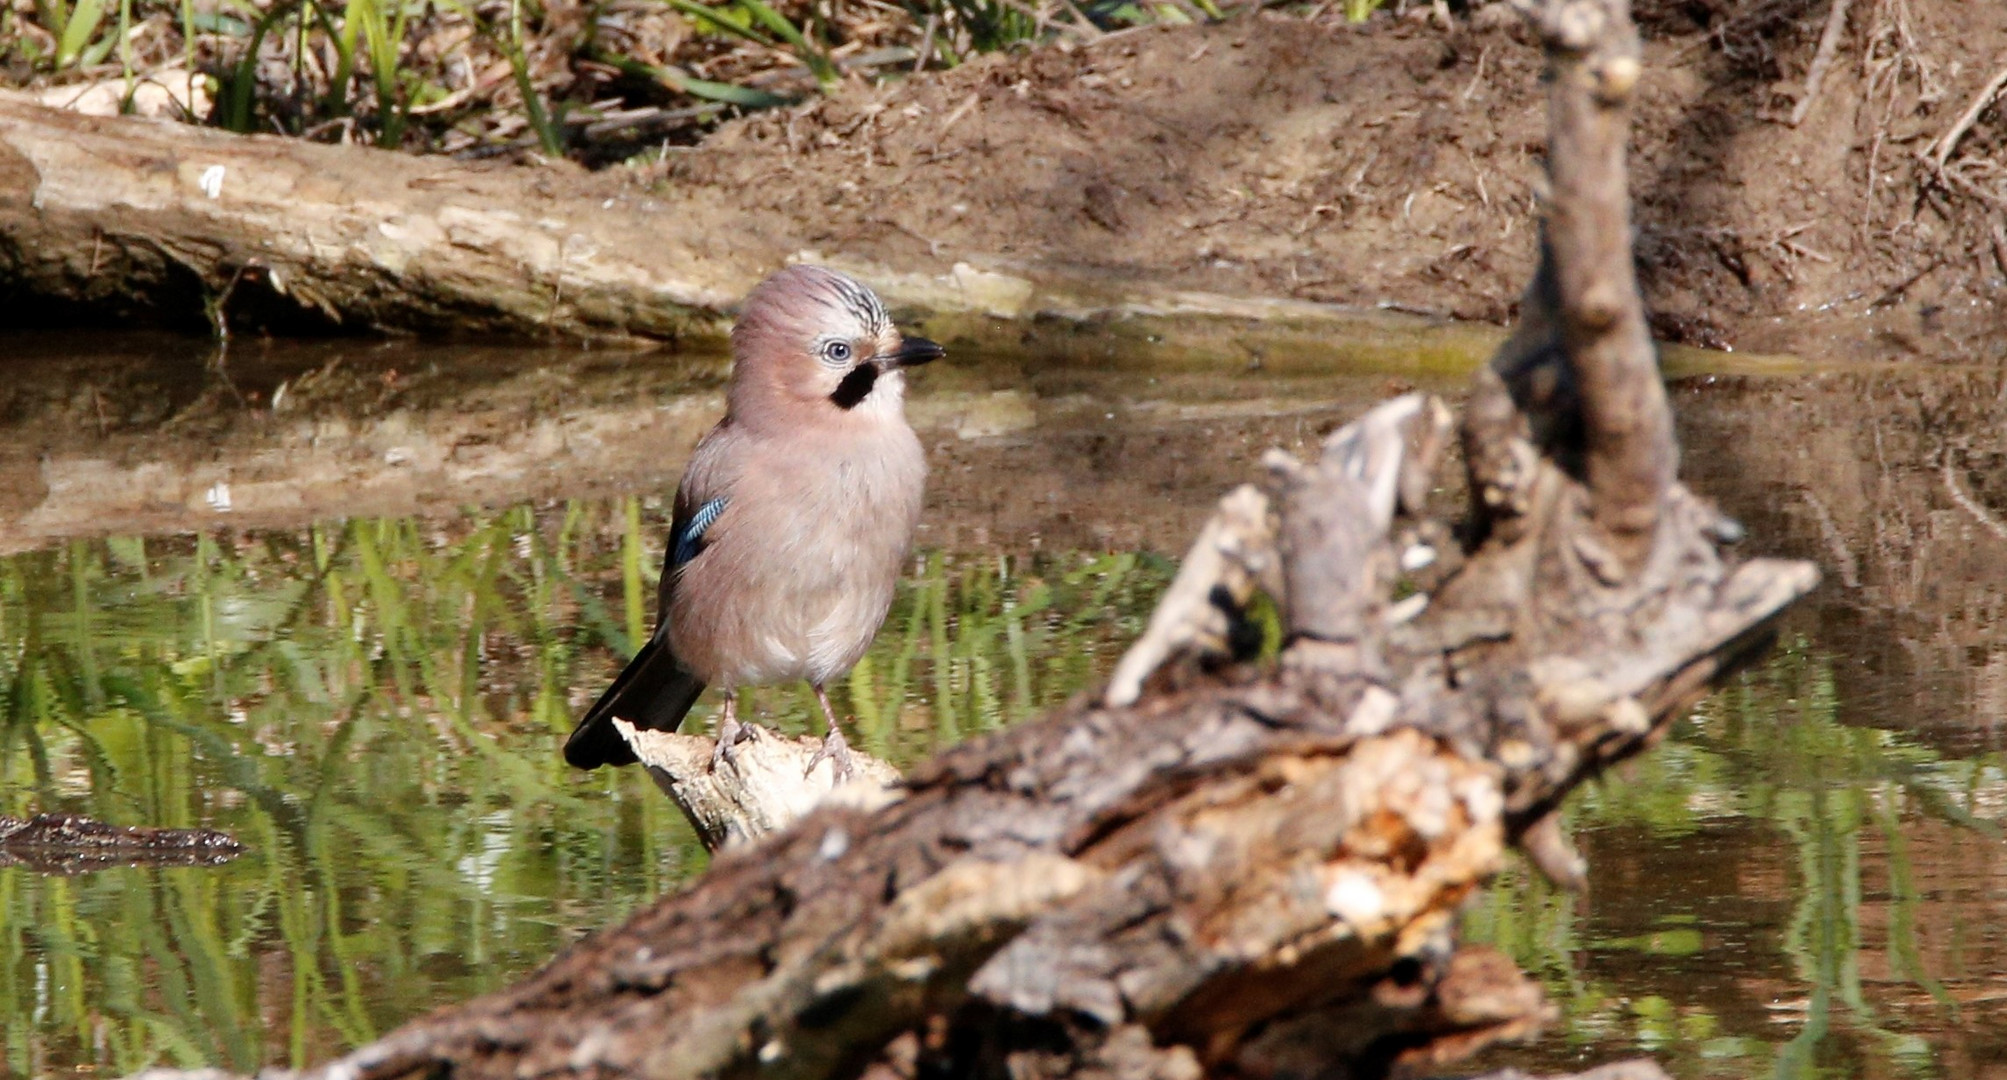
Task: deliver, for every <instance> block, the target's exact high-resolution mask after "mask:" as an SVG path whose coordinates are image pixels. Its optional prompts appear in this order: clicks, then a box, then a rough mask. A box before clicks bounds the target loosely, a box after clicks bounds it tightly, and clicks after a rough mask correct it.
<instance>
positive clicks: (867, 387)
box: [829, 364, 878, 411]
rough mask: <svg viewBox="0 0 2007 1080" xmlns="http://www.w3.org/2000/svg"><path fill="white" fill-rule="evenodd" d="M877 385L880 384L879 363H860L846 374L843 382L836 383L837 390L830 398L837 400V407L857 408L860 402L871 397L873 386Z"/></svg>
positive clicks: (844, 408) (846, 409)
mask: <svg viewBox="0 0 2007 1080" xmlns="http://www.w3.org/2000/svg"><path fill="white" fill-rule="evenodd" d="M876 385H878V365H877V364H859V365H857V366H856V367H854V368H851V369H850V374H848V375H845V376H844V377H843V381H842V382H840V383H837V384H836V392H835V393H833V394H831V395H829V400H831V401H833V402H835V403H836V407H837V408H839V409H843V410H845V411H848V410H850V409H854V408H856V407H857V404H858V402H861V401H863V400H864V399H865V398H868V397H870V396H871V388H872V387H873V386H876Z"/></svg>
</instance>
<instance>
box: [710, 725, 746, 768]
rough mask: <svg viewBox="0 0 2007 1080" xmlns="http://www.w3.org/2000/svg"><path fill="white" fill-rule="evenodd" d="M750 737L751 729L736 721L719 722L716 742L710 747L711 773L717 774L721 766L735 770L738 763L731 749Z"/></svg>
mask: <svg viewBox="0 0 2007 1080" xmlns="http://www.w3.org/2000/svg"><path fill="white" fill-rule="evenodd" d="M752 737H753V729H752V728H751V727H750V726H748V725H746V724H741V723H739V722H738V721H737V720H736V719H733V718H731V717H727V718H725V719H724V720H723V721H722V722H720V723H719V724H718V741H717V742H716V743H714V744H713V745H712V746H711V771H712V772H717V771H718V769H719V767H720V766H723V765H730V766H732V767H733V768H735V769H736V768H738V766H739V763H738V761H737V760H735V759H736V757H737V755H736V754H735V753H734V752H733V748H734V747H736V746H738V745H739V744H740V743H742V742H745V741H746V740H747V739H750V738H752Z"/></svg>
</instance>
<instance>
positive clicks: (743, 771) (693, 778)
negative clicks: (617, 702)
mask: <svg viewBox="0 0 2007 1080" xmlns="http://www.w3.org/2000/svg"><path fill="white" fill-rule="evenodd" d="M614 726H615V727H617V728H618V729H619V730H620V734H621V735H622V736H623V737H624V738H626V739H627V742H628V745H630V746H632V747H634V755H635V756H636V757H638V758H640V759H641V765H642V767H643V768H645V769H647V770H648V775H649V777H650V778H652V779H653V780H654V781H655V786H657V787H659V788H661V789H662V793H663V794H665V795H667V796H669V798H670V800H671V801H673V802H674V803H675V804H676V806H677V808H678V809H680V810H682V811H683V816H684V817H686V818H688V819H689V820H690V824H691V825H692V826H693V827H694V828H695V829H696V830H697V838H698V839H699V840H701V841H703V844H704V846H705V847H706V848H709V849H710V850H712V851H716V850H718V849H719V848H723V847H726V846H729V845H733V844H742V843H747V842H749V841H753V840H757V839H759V838H761V837H763V836H767V835H770V834H772V833H776V832H779V831H781V830H782V829H785V828H787V827H788V826H789V825H791V824H793V823H794V822H795V820H796V819H797V818H800V817H802V816H803V815H805V814H807V813H808V812H809V811H811V810H813V809H815V808H816V807H817V806H820V805H823V804H830V805H838V806H849V807H855V808H858V809H863V810H875V809H877V808H878V807H881V806H884V805H885V804H887V803H889V802H892V801H893V800H895V799H897V798H898V792H897V791H896V790H895V786H896V785H897V784H898V782H899V770H898V769H895V768H893V767H892V766H891V765H889V764H887V763H886V762H883V761H880V760H878V759H877V758H875V757H872V756H871V755H869V754H866V753H863V752H862V751H858V750H852V751H851V752H850V758H851V766H852V769H853V773H852V775H851V776H850V777H849V779H848V780H845V781H842V782H839V781H838V779H837V776H836V765H835V763H834V762H832V761H831V760H829V759H828V758H824V759H823V760H821V761H819V762H818V761H816V751H818V750H819V749H821V746H822V743H821V741H820V740H818V739H813V738H809V737H806V736H804V737H801V738H789V737H787V736H785V735H778V734H775V733H774V732H771V731H768V730H767V729H765V728H763V727H757V726H752V725H748V726H747V727H745V728H744V729H743V730H744V732H745V733H746V734H745V737H744V741H742V742H740V743H739V744H738V745H737V746H735V747H733V750H732V755H731V757H730V758H729V759H727V760H725V761H722V762H717V763H714V762H713V760H712V749H713V748H714V747H715V746H716V745H717V744H716V742H715V741H714V740H711V739H707V738H704V737H703V736H700V735H684V734H680V733H677V732H669V731H640V730H637V729H636V728H635V727H634V725H632V724H630V723H628V722H627V721H625V720H615V721H614ZM811 763H813V764H814V767H813V768H811V767H810V765H811Z"/></svg>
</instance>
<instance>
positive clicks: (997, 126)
mask: <svg viewBox="0 0 2007 1080" xmlns="http://www.w3.org/2000/svg"><path fill="white" fill-rule="evenodd" d="M1501 6H1502V5H1501ZM1638 6H1639V8H1640V16H1641V20H1642V21H1643V22H1644V24H1645V29H1646V33H1647V37H1648V39H1649V43H1648V48H1647V50H1646V78H1645V88H1644V91H1643V93H1642V95H1641V96H1640V99H1639V107H1638V111H1637V118H1636V120H1637V123H1636V131H1635V138H1634V143H1633V146H1634V149H1633V154H1634V157H1633V170H1634V189H1635V193H1636V197H1637V200H1638V203H1639V207H1638V228H1639V248H1640V259H1641V262H1642V264H1643V268H1644V271H1645V274H1646V288H1647V290H1648V297H1649V299H1650V301H1651V303H1652V305H1653V308H1654V310H1655V318H1656V328H1657V329H1658V331H1659V332H1660V333H1661V334H1662V335H1664V336H1669V337H1674V338H1677V339H1682V340H1687V341H1690V342H1694V343H1713V344H1721V345H1734V346H1736V347H1739V348H1756V349H1763V350H1776V349H1822V348H1833V347H1836V346H1837V347H1842V348H1844V350H1845V351H1847V352H1848V353H1849V354H1854V355H1860V354H1866V355H1884V356H1885V355H1890V354H1900V353H1904V352H1912V351H1919V350H1920V351H1927V352H1931V353H1934V354H1951V355H1974V354H1976V355H1983V356H1986V357H1988V358H1992V357H1996V356H1998V355H2000V346H1998V345H1992V344H1989V343H1988V342H1987V338H1986V335H1985V331H1986V330H1987V329H1989V328H1991V327H1992V326H1993V325H1994V322H1995V312H1994V304H1995V301H1996V299H1997V296H1998V290H1999V287H2000V284H2001V275H2002V271H2003V267H2002V263H2001V261H2000V260H2002V259H2007V243H2003V244H2001V245H1998V247H1996V244H1995V241H1994V239H1993V237H1994V234H1995V231H1996V230H1997V228H1998V226H1997V225H1996V224H1995V220H1996V214H1995V212H1994V211H1992V210H1991V209H1990V208H1989V203H1992V204H1993V205H2000V206H2007V185H2002V184H2001V182H2000V180H1999V179H1998V177H1999V176H2000V175H2001V172H1999V171H1989V170H1993V169H1995V168H1996V167H1995V166H1994V165H1993V161H1992V158H1991V156H1990V155H1993V154H1994V153H1995V152H1996V151H1999V150H2000V149H2001V148H2002V147H2003V145H2007V105H1995V106H1993V107H1992V108H1990V109H1986V110H1984V111H1982V112H1981V113H1980V114H1979V115H1978V116H1977V117H1976V118H1975V121H1976V122H1975V123H1973V124H1972V125H1971V126H1970V127H1969V129H1968V130H1967V132H1966V133H1965V135H1964V136H1963V138H1962V139H1960V140H1959V141H1958V142H1957V144H1956V145H1955V146H1953V147H1951V150H1950V153H1949V155H1948V158H1947V166H1946V170H1945V173H1946V175H1945V177H1944V178H1939V177H1938V176H1937V174H1936V173H1935V171H1934V170H1933V169H1932V168H1931V167H1929V166H1927V165H1925V164H1924V163H1922V162H1920V161H1919V160H1918V158H1917V154H1918V153H1919V152H1920V151H1923V150H1924V149H1925V148H1927V147H1930V146H1931V145H1932V144H1933V143H1934V142H1935V141H1936V140H1937V139H1938V138H1939V137H1940V136H1941V135H1942V134H1944V133H1945V132H1946V131H1947V130H1949V129H1951V128H1953V126H1954V122H1955V120H1956V119H1957V118H1958V117H1959V115H1960V114H1961V113H1963V112H1964V111H1965V110H1966V108H1967V105H1968V104H1969V103H1970V102H1971V101H1972V100H1973V99H1974V97H1975V96H1976V95H1977V94H1978V93H1979V92H1980V90H1981V89H1982V88H1983V87H1984V86H1985V85H1987V84H1988V83H1989V80H1990V79H1991V78H1992V76H1993V75H1994V74H1995V71H1994V69H1995V66H1996V65H1997V64H1998V63H1999V62H2000V58H2001V57H2002V56H2007V5H2000V4H1992V3H1974V2H1970V0H1857V2H1855V3H1853V4H1852V5H1851V7H1852V10H1851V13H1850V17H1849V21H1848V24H1847V26H1846V28H1845V32H1844V33H1843V34H1841V36H1840V37H1839V38H1838V39H1836V40H1837V45H1838V48H1837V50H1836V52H1835V54H1834V56H1835V59H1834V60H1833V62H1832V63H1831V64H1830V66H1829V68H1828V71H1827V74H1826V76H1825V78H1824V79H1823V83H1822V87H1821V90H1820V92H1819V94H1818V95H1817V97H1816V98H1815V99H1814V100H1812V101H1811V103H1810V105H1809V107H1808V109H1807V112H1806V115H1805V118H1804V120H1803V122H1802V123H1801V124H1799V125H1798V126H1796V127H1793V126H1791V125H1790V123H1789V118H1790V113H1791V111H1792V106H1793V101H1794V98H1796V97H1798V96H1800V95H1801V94H1802V90H1803V87H1804V85H1805V79H1806V72H1807V69H1808V68H1809V67H1810V66H1811V62H1812V58H1813V54H1814V51H1815V47H1816V45H1817V41H1818V38H1819V36H1820V34H1821V32H1822V29H1823V24H1824V22H1825V20H1826V16H1827V12H1828V6H1827V5H1826V4H1824V3H1818V2H1814V0H1769V2H1766V3H1761V4H1750V3H1732V2H1730V0H1690V2H1684V3H1671V2H1652V3H1640V4H1639V5H1638ZM1537 64H1538V56H1537V51H1536V50H1535V49H1534V48H1533V46H1532V45H1530V44H1529V43H1528V42H1527V41H1526V40H1525V38H1524V33H1523V31H1522V29H1521V28H1520V26H1519V24H1518V21H1517V19H1516V17H1513V16H1510V15H1509V14H1508V13H1506V12H1503V11H1500V10H1497V9H1496V8H1494V9H1491V10H1482V11H1479V12H1478V13H1477V14H1476V15H1475V16H1473V17H1472V18H1470V19H1467V20H1464V19H1459V20H1456V21H1455V22H1454V24H1453V25H1452V26H1451V27H1449V28H1447V29H1445V28H1442V27H1440V26H1437V25H1434V24H1432V23H1428V22H1417V21H1412V20H1393V19H1380V20H1375V21H1374V22H1371V23H1369V24H1367V25H1366V26H1364V27H1352V26H1348V25H1346V24H1344V23H1343V22H1342V21H1340V20H1339V19H1337V17H1336V16H1335V15H1332V16H1327V17H1325V18H1321V19H1317V20H1313V21H1308V22H1306V21H1305V20H1303V19H1300V18H1295V17H1286V16H1281V15H1261V16H1255V17H1243V18H1239V19H1235V20H1232V21H1230V22H1228V23H1226V24H1223V25H1218V26H1210V27H1200V26H1193V27H1182V28H1164V29H1152V30H1144V31H1137V32H1132V33H1128V34H1123V35H1118V36H1113V37H1111V38H1108V39H1104V40H1103V41H1101V42H1099V43H1096V44H1094V45H1092V46H1088V47H1084V48H1073V49H1066V50H1062V49H1060V48H1051V49H1044V50H1040V51H1036V52H1031V53H1026V54H1021V55H1010V56H993V57H990V58H987V59H985V60H983V61H980V62H977V63H972V64H969V65H967V66H965V67H963V68H961V69H958V70H956V71H953V72H949V73H946V74H944V75H941V76H938V77H928V78H922V79H914V80H911V81H909V82H907V83H904V84H900V85H894V86H890V87H886V88H883V89H880V90H876V91H869V92H866V91H859V92H853V93H846V94H842V95H838V96H836V97H834V98H831V99H828V100H824V101H820V102H818V103H815V104H813V105H810V106H807V107H803V108H800V109H797V110H793V111H788V112H779V113H769V114H765V115H762V116H758V117H755V118H752V119H750V120H747V121H744V122H741V123H738V124H735V125H731V126H729V127H727V128H726V129H725V130H723V131H722V132H721V133H720V134H719V135H718V136H716V137H715V138H714V139H712V140H711V141H710V142H708V143H706V144H705V145H703V146H701V147H699V148H696V149H694V150H692V151H689V152H686V153H678V154H674V155H672V160H671V161H670V163H669V164H667V165H666V166H665V167H664V168H663V169H661V170H660V171H659V173H656V174H651V175H647V176H643V177H612V176H604V177H601V178H600V180H601V182H603V183H616V184H617V183H622V182H630V183H631V182H637V181H638V182H641V183H645V184H647V185H649V186H651V187H652V188H653V189H654V190H655V191H656V192H657V193H659V194H679V195H681V196H682V197H685V198H692V199H698V198H707V197H708V198H715V199H717V200H719V201H722V202H724V203H727V204H730V205H734V206H737V207H741V208H743V209H744V210H745V211H747V212H748V215H749V230H750V236H753V237H757V238H758V239H759V240H760V241H763V242H764V243H766V244H769V245H771V246H774V247H778V248H782V249H786V250H798V249H808V250H812V251H816V252H819V253H821V254H823V255H825V256H831V257H837V256H840V257H844V258H848V259H851V260H858V261H864V262H869V263H876V264H878V265H880V266H883V267H889V268H901V269H908V270H911V269H923V270H931V271H933V272H936V273H945V272H946V271H947V270H948V269H949V268H950V267H951V266H952V265H953V264H954V263H955V262H957V261H968V262H973V263H976V264H978V265H989V266H998V267H1006V268H1009V267H1016V268H1021V269H1027V270H1036V271H1040V272H1043V273H1048V274H1049V273H1052V272H1054V271H1060V270H1064V271H1066V272H1068V273H1070V274H1078V275H1081V276H1083V277H1085V278H1087V279H1088V280H1095V279H1103V280H1107V281H1109V282H1110V283H1111V284H1115V283H1121V282H1126V281H1129V280H1132V279H1137V278H1147V279H1152V280H1155V281H1158V282H1160V283H1163V284H1168V285H1172V286H1175V287H1182V288H1189V289H1199V290H1207V291H1211V292H1217V293H1226V294H1260V295H1268V296H1285V297H1292V298H1298V299H1304V300H1319V301H1335V302H1339V303H1343V304H1365V305H1373V304H1395V305H1401V306H1409V307H1414V308H1418V309H1423V310H1427V311H1432V312H1442V313H1449V314H1454V315H1457V316H1460V317H1465V318H1472V319H1483V320H1490V321H1500V320H1503V319H1505V318H1507V317H1508V315H1509V313H1510V311H1511V310H1512V308H1513V305H1514V303H1515V301H1516V297H1517V292H1518V289H1519V287H1520V283H1522V282H1523V281H1525V280H1526V277H1527V273H1528V271H1529V270H1530V268H1531V266H1532V257H1533V249H1534V242H1535V241H1534V232H1533V230H1532V229H1531V228H1529V216H1528V215H1529V210H1530V209H1531V207H1532V199H1533V195H1532V193H1533V185H1534V183H1535V182H1536V178H1537V175H1538V171H1539V155H1540V153H1541V152H1542V146H1543V141H1542V139H1543V129H1542V123H1543V121H1542V114H1541V111H1540V110H1541V104H1542V98H1541V91H1540V89H1539V87H1538V84H1537V79H1536V73H1537V69H1536V65H1537ZM2003 157H2007V155H2003ZM1989 178H1990V179H1989ZM1989 184H1992V185H1995V186H1988V185H1989ZM1933 339H1936V340H1933Z"/></svg>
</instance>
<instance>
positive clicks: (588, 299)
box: [0, 94, 783, 339]
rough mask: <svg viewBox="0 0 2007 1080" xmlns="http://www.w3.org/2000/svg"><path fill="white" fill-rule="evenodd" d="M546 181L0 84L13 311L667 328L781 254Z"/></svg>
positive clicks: (556, 328)
mask: <svg viewBox="0 0 2007 1080" xmlns="http://www.w3.org/2000/svg"><path fill="white" fill-rule="evenodd" d="M557 179H558V177H556V176H555V175H554V174H552V173H544V174H541V175H539V174H538V173H536V172H534V171H532V170H524V169H508V168H499V167H498V168H494V169H489V170H481V169H477V168H470V167H468V166H465V165H462V164H459V163H457V162H453V161H450V160H447V159H442V158H425V157H412V156H408V155H403V154H396V153H391V152H388V151H375V150H366V149H360V148H352V147H336V146H324V145H320V144H316V143H310V142H305V141H301V140H296V139H282V138H276V137H268V136H255V137H245V136H239V135H234V134H231V133H228V132H224V131H218V130H213V129H204V128H193V127H189V126H186V125H181V124H173V123H167V122H161V121H149V120H142V119H131V118H122V117H92V116H83V115H80V114H76V113H69V112H63V111H59V110H55V109H49V108H46V107H43V106H42V105H40V104H39V103H37V102H35V101H34V100H33V99H31V98H28V97H26V96H24V95H19V94H0V281H4V282H6V283H7V285H8V287H9V291H10V292H11V293H12V301H11V302H10V303H9V304H8V305H7V307H9V308H11V309H13V310H12V311H11V315H13V316H15V317H17V318H16V321H20V320H22V319H25V320H27V321H40V320H42V319H44V318H46V317H48V316H50V315H51V314H55V313H59V312H60V311H61V309H63V308H64V307H65V306H66V303H67V305H68V306H70V307H73V308H75V309H76V310H77V311H79V312H82V311H93V310H94V311H98V312H100V313H101V314H100V315H99V316H98V318H97V320H96V321H98V322H99V323H102V321H103V318H104V315H103V314H102V313H110V314H113V315H117V316H130V315H135V314H147V315H150V316H152V317H153V318H155V319H159V318H162V317H165V318H166V319H167V321H169V322H181V323H184V324H194V325H197V326H200V325H202V324H203V323H205V322H208V323H210V324H212V325H213V327H214V329H215V330H216V331H217V332H218V333H219V334H227V333H228V331H229V328H230V327H231V326H232V325H234V324H245V325H255V326H259V327H264V328H271V329H276V330H281V331H285V330H291V331H298V330H303V329H317V330H324V329H328V328H343V327H345V328H349V329H354V330H454V331H460V332H473V333H478V332H493V333H511V334H518V335H539V334H551V335H558V336H568V337H588V338H590V337H648V338H658V339H675V338H679V337H685V336H689V335H691V334H693V333H694V334H714V333H716V332H717V323H716V319H717V316H718V313H719V312H720V311H722V310H724V309H725V308H726V307H727V306H728V305H729V303H730V302H731V301H732V300H734V299H736V298H737V297H738V296H739V295H742V294H743V293H744V291H745V290H746V289H747V288H750V287H751V286H752V284H753V282H755V281H757V280H758V279H759V276H760V274H761V273H762V271H763V269H764V268H766V267H768V266H770V265H772V264H773V263H775V262H777V261H778V260H779V258H780V257H781V255H782V254H783V253H782V252H780V251H778V250H774V249H772V248H771V247H770V246H768V245H763V244H761V243H760V241H759V238H758V237H757V236H754V235H746V234H745V231H744V230H738V231H737V232H735V234H734V235H732V236H729V237H720V236H713V235H710V234H709V233H708V232H707V231H706V229H705V228H704V227H703V226H702V225H701V224H700V222H701V221H702V220H703V218H704V215H703V214H701V213H699V212H697V210H698V208H693V207H690V206H684V207H682V208H681V209H683V210H684V211H685V214H683V215H679V216H678V218H677V220H676V222H675V225H674V230H675V237H676V240H677V241H678V242H675V243H665V242H663V235H662V234H663V230H664V228H665V223H664V221H663V217H662V214H661V208H660V207H659V206H657V205H656V203H655V202H654V201H653V200H650V199H646V198H634V199H629V200H623V201H621V202H615V201H614V200H607V203H608V205H603V206H602V205H601V204H598V203H585V202H582V201H581V200H578V199H568V198H560V197H558V196H557V195H556V194H555V189H554V187H553V185H554V183H555V182H556V180H557ZM719 217H720V218H721V219H722V220H727V221H734V220H736V219H735V218H734V217H733V216H732V215H729V214H726V215H719ZM64 298H68V300H67V301H65V299H64Z"/></svg>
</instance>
